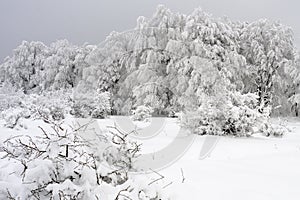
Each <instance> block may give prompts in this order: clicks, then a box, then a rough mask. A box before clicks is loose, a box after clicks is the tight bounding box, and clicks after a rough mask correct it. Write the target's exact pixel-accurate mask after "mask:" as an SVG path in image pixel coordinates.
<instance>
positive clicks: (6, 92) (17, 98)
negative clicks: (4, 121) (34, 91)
mask: <svg viewBox="0 0 300 200" xmlns="http://www.w3.org/2000/svg"><path fill="white" fill-rule="evenodd" d="M23 99H24V93H23V92H22V91H20V90H17V89H16V88H15V87H14V86H12V85H11V84H9V83H4V84H2V85H1V86H0V112H2V111H4V110H7V109H9V108H15V107H18V106H20V105H21V103H22V100H23Z"/></svg>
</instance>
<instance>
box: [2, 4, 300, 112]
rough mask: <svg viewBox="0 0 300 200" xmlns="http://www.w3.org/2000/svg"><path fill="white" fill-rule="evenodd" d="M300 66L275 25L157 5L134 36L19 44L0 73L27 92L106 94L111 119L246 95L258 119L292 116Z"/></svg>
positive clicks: (285, 32) (288, 33)
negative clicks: (86, 41) (134, 111)
mask: <svg viewBox="0 0 300 200" xmlns="http://www.w3.org/2000/svg"><path fill="white" fill-rule="evenodd" d="M299 66H300V64H299V54H298V52H297V50H296V48H295V46H294V41H293V32H292V30H291V29H290V28H289V27H286V26H284V25H282V24H280V23H278V22H272V21H268V20H258V21H255V22H252V23H247V22H235V21H231V20H229V19H226V18H224V19H216V18H213V17H212V16H211V15H209V14H207V13H205V12H203V11H202V10H201V9H196V10H195V11H194V12H192V13H191V14H190V15H184V14H180V13H173V12H171V11H170V10H169V9H167V8H165V7H163V6H159V7H158V8H157V10H156V12H155V14H154V15H153V16H152V17H151V18H149V19H146V18H144V17H140V18H139V19H138V20H137V26H136V27H135V29H133V30H131V31H126V32H123V33H116V32H113V33H111V34H110V35H109V36H108V37H107V38H106V40H105V41H104V42H103V43H101V44H100V45H98V46H92V45H83V46H75V45H72V44H70V43H69V42H67V41H66V40H63V41H57V42H55V43H53V44H51V45H50V46H46V45H44V44H43V43H41V42H23V43H22V44H21V45H20V46H19V47H17V48H16V49H15V50H14V52H13V55H12V56H11V57H8V58H7V59H6V60H5V62H4V63H3V64H2V65H1V66H0V79H1V81H2V82H7V83H10V84H13V85H14V86H15V87H16V88H17V89H22V90H23V91H24V92H25V93H39V92H41V91H47V90H57V89H62V88H66V89H68V88H69V89H76V90H77V93H78V92H79V93H81V95H82V94H85V93H87V94H92V93H93V91H101V92H109V93H110V94H111V104H112V113H113V114H129V113H130V112H131V110H132V109H133V108H136V107H137V106H139V105H145V106H149V107H151V108H152V109H153V110H154V112H155V114H158V115H162V114H167V113H170V112H177V111H182V110H184V111H191V110H196V109H198V108H199V107H201V106H202V105H204V104H205V103H206V104H207V102H211V103H209V105H207V106H208V107H209V106H211V104H216V102H218V104H224V103H225V104H227V105H228V104H233V105H234V104H235V103H234V100H233V99H234V98H233V96H234V95H236V94H237V93H239V94H241V95H243V94H248V93H251V94H254V95H257V102H256V106H257V109H258V110H259V112H261V113H262V112H264V111H265V110H266V109H269V110H270V111H271V112H272V113H273V114H274V115H297V114H298V110H299V107H298V104H299V103H300V98H299V83H300V73H299ZM77 93H76V94H77ZM229 96H230V97H229ZM208 97H209V99H210V100H208V99H207V98H208ZM222 99H223V100H222ZM213 106H216V107H218V106H219V105H213Z"/></svg>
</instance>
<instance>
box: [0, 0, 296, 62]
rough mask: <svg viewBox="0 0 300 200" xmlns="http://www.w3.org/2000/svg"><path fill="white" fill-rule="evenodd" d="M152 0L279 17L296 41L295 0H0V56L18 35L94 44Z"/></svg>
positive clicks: (232, 14)
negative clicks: (291, 30) (291, 31)
mask: <svg viewBox="0 0 300 200" xmlns="http://www.w3.org/2000/svg"><path fill="white" fill-rule="evenodd" d="M158 4H164V5H166V6H167V7H169V8H170V9H171V10H172V11H174V12H181V13H185V14H189V13H191V12H192V11H193V9H194V8H196V7H201V8H202V9H203V10H205V11H207V12H209V13H211V14H213V15H214V16H215V17H222V16H228V17H229V18H231V19H233V20H240V21H254V20H256V19H259V18H268V19H271V20H280V21H281V22H282V23H284V24H286V25H288V26H291V27H292V28H293V30H294V34H295V40H296V44H297V46H298V47H300V20H299V19H300V1H299V0H172V1H171V0H47V1H46V0H1V2H0V26H1V29H0V62H2V61H3V58H4V57H6V56H8V55H11V52H12V50H13V49H14V48H15V47H16V46H17V45H19V44H20V43H21V41H22V40H28V41H32V40H35V41H36V40H39V41H42V42H44V43H45V44H49V43H50V42H53V41H55V40H57V39H64V38H66V39H68V40H69V41H71V42H72V43H74V44H83V43H84V42H88V43H90V44H99V43H100V42H101V41H102V40H104V39H105V36H107V34H109V33H110V32H111V31H113V30H116V31H124V30H126V29H131V28H134V27H135V24H136V19H137V17H138V16H141V15H143V16H146V17H150V16H151V15H152V14H153V13H154V11H155V8H156V6H157V5H158Z"/></svg>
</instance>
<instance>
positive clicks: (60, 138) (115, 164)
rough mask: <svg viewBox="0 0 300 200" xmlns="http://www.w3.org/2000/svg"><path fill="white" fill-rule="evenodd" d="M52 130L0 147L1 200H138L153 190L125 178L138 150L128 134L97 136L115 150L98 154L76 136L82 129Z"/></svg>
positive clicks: (16, 138)
mask: <svg viewBox="0 0 300 200" xmlns="http://www.w3.org/2000/svg"><path fill="white" fill-rule="evenodd" d="M51 126H52V130H46V129H42V128H41V132H42V134H41V136H37V137H31V136H28V135H24V136H16V137H12V138H10V139H8V140H6V141H5V142H4V144H3V145H1V148H0V153H1V154H3V155H4V157H2V159H1V160H0V169H1V170H0V199H20V200H25V199H54V200H56V199H57V200H58V199H95V200H96V199H104V200H105V199H107V200H110V199H120V200H121V199H126V198H129V199H140V198H139V197H140V195H141V193H143V194H144V193H145V192H146V191H153V188H152V189H151V190H149V189H150V188H151V186H148V185H146V184H143V185H146V186H147V188H142V187H141V185H142V184H141V183H140V182H136V181H135V180H134V179H132V177H131V176H130V175H129V174H128V172H129V170H130V167H132V162H133V161H134V159H135V156H136V154H137V153H138V150H139V149H138V145H137V144H136V143H133V142H130V141H129V140H128V139H127V138H126V135H118V134H119V132H117V131H114V130H111V131H113V132H114V133H115V134H110V132H111V131H109V132H108V133H107V135H106V134H104V133H99V134H100V135H99V137H100V136H101V138H102V140H105V143H106V144H108V145H110V148H109V149H114V150H109V151H106V152H101V151H100V152H99V151H97V145H95V146H93V145H92V144H91V143H90V142H88V141H87V140H85V139H83V138H82V137H80V134H78V131H80V130H83V129H84V127H86V126H85V125H84V126H80V127H76V128H75V127H74V128H73V129H72V130H69V129H67V127H64V126H63V125H57V124H51ZM121 164H122V165H121ZM108 165H109V166H110V167H111V168H106V167H105V166H108ZM154 194H155V195H154V196H153V197H152V196H151V199H153V200H158V199H162V196H161V194H160V193H159V191H156V192H154ZM146 195H147V194H146Z"/></svg>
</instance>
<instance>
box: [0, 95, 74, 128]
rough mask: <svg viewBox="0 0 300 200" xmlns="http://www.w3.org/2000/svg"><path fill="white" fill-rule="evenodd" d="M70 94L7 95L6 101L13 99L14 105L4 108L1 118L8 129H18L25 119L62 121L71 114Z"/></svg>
mask: <svg viewBox="0 0 300 200" xmlns="http://www.w3.org/2000/svg"><path fill="white" fill-rule="evenodd" d="M70 94H71V93H70V92H69V91H65V90H59V91H49V92H43V93H41V94H39V95H37V94H27V95H25V94H22V93H15V95H7V96H6V98H5V100H7V101H8V100H10V99H11V102H12V103H11V104H6V105H5V106H4V107H3V110H2V112H1V113H0V117H1V118H2V119H4V121H5V126H6V127H8V128H14V127H16V126H17V125H18V122H19V120H22V119H23V118H31V119H41V118H42V119H48V120H54V121H60V120H62V119H64V118H65V114H68V113H69V112H70V108H71V102H70V100H69V97H70ZM15 102H17V103H15ZM4 108H5V109H4Z"/></svg>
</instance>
